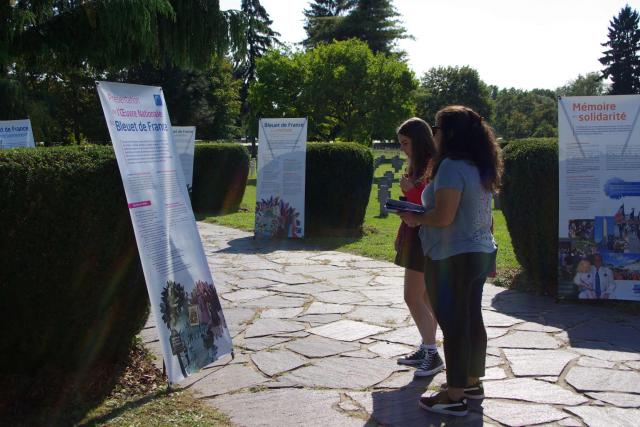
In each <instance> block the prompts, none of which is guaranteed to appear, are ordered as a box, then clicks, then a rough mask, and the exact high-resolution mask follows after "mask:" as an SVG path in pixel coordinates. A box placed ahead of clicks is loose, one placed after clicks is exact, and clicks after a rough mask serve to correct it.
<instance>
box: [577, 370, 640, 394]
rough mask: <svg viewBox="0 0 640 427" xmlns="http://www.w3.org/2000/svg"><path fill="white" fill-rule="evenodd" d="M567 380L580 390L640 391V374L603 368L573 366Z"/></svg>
mask: <svg viewBox="0 0 640 427" xmlns="http://www.w3.org/2000/svg"><path fill="white" fill-rule="evenodd" d="M565 380H566V381H567V383H569V384H571V385H572V386H573V387H575V388H576V389H577V390H579V391H617V392H627V393H640V374H638V373H636V372H628V371H617V370H613V369H602V368H584V367H581V366H575V367H573V368H571V370H570V371H569V373H568V374H567V376H566V378H565Z"/></svg>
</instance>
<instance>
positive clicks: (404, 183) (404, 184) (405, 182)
mask: <svg viewBox="0 0 640 427" xmlns="http://www.w3.org/2000/svg"><path fill="white" fill-rule="evenodd" d="M413 187H415V185H414V184H413V181H411V179H410V178H409V176H408V175H407V174H403V175H402V176H401V177H400V189H402V192H403V193H405V194H406V193H407V192H408V191H409V190H411V189H412V188H413Z"/></svg>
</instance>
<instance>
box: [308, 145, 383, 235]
mask: <svg viewBox="0 0 640 427" xmlns="http://www.w3.org/2000/svg"><path fill="white" fill-rule="evenodd" d="M306 160H307V165H306V189H305V193H306V194H305V199H306V201H305V212H306V216H305V233H306V234H307V235H319V234H323V233H325V232H327V231H331V232H332V233H333V234H335V233H341V232H345V233H354V232H359V231H360V230H361V228H362V224H363V223H364V216H365V213H366V210H367V204H368V203H369V194H370V193H371V183H372V180H373V155H372V154H371V151H370V150H369V149H368V148H366V147H364V146H362V145H359V144H355V143H344V142H341V143H331V144H329V143H309V144H307V159H306Z"/></svg>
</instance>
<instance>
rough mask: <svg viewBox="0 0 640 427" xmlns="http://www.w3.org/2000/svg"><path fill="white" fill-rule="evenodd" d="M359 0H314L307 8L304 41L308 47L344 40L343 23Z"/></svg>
mask: <svg viewBox="0 0 640 427" xmlns="http://www.w3.org/2000/svg"><path fill="white" fill-rule="evenodd" d="M356 1H357V0H314V1H312V2H311V3H310V4H309V9H305V11H304V16H305V18H306V19H305V24H304V29H305V31H306V32H307V38H306V39H305V40H304V41H303V42H302V44H303V45H304V46H306V47H314V46H316V45H317V44H318V43H322V42H324V43H331V42H332V41H333V40H344V39H345V37H344V35H343V34H342V30H343V29H342V23H343V21H344V18H345V16H346V14H347V13H348V12H349V11H351V10H352V9H353V7H354V6H355V4H356Z"/></svg>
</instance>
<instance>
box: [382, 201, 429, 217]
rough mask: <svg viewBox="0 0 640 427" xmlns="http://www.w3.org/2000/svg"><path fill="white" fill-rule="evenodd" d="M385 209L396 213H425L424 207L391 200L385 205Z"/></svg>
mask: <svg viewBox="0 0 640 427" xmlns="http://www.w3.org/2000/svg"><path fill="white" fill-rule="evenodd" d="M384 207H385V209H387V210H388V211H395V212H413V213H415V214H418V215H420V214H423V213H424V212H425V210H424V206H422V205H419V204H417V203H411V202H406V201H404V200H393V199H389V200H387V202H386V203H385V204H384Z"/></svg>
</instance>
